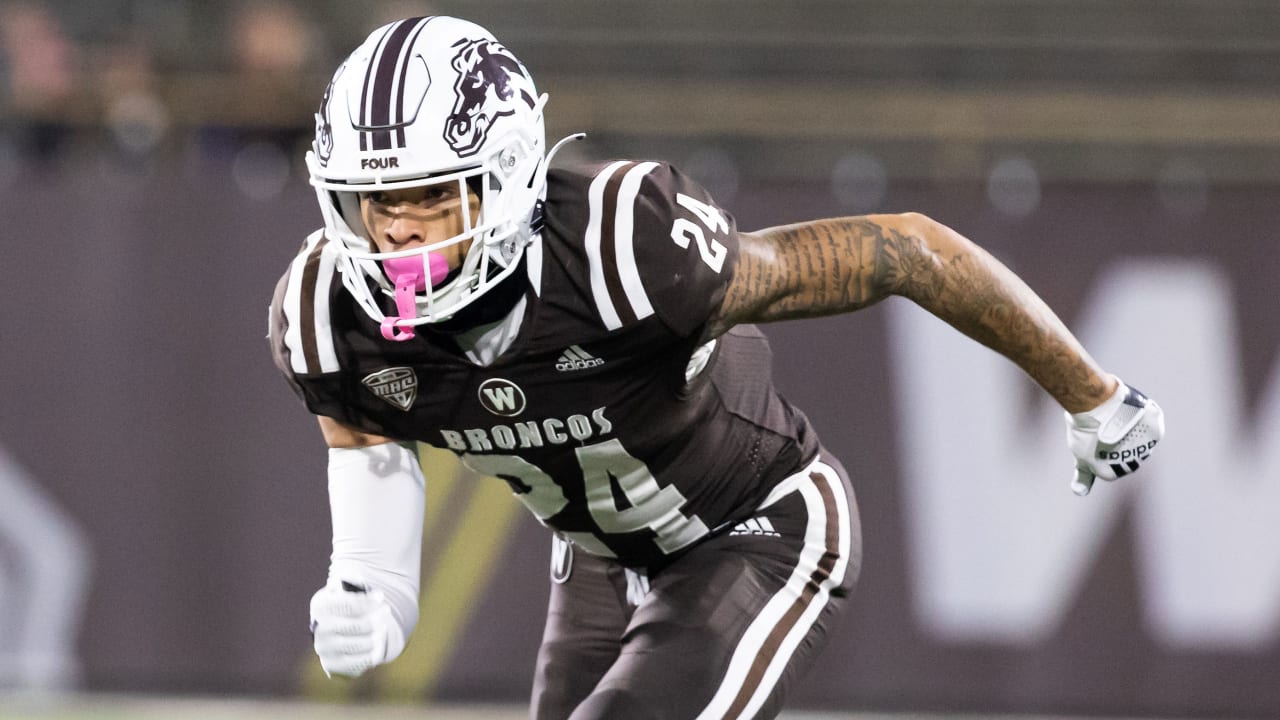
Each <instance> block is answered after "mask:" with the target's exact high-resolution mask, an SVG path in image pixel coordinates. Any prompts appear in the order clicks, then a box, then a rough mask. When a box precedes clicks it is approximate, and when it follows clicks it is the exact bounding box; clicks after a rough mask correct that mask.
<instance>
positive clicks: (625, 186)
mask: <svg viewBox="0 0 1280 720" xmlns="http://www.w3.org/2000/svg"><path fill="white" fill-rule="evenodd" d="M656 167H658V163H656V162H646V163H640V164H639V165H637V166H635V167H633V168H631V169H630V170H629V171H627V175H626V177H624V178H623V179H622V187H621V188H619V189H618V211H617V220H616V222H615V224H614V229H613V234H614V235H613V240H614V242H615V243H616V248H617V258H618V276H619V277H620V278H621V280H622V289H623V290H625V291H626V293H627V302H629V303H630V304H631V309H632V310H633V311H634V312H635V316H636V319H637V320H642V319H644V318H647V317H649V316H650V315H652V314H653V305H651V304H650V303H649V295H648V294H646V293H645V291H644V284H643V283H642V282H641V281H640V268H639V267H637V266H636V254H635V247H634V242H633V241H634V237H633V236H634V234H635V218H636V195H638V194H639V193H640V183H641V181H643V180H644V176H645V175H648V174H649V172H650V171H651V170H653V169H654V168H656Z"/></svg>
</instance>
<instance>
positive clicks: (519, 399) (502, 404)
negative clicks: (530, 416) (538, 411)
mask: <svg viewBox="0 0 1280 720" xmlns="http://www.w3.org/2000/svg"><path fill="white" fill-rule="evenodd" d="M479 396H480V404H481V405H483V406H484V409H485V410H488V411H489V412H491V413H493V414H494V415H501V416H502V417H514V416H516V415H519V414H520V413H522V412H524V405H525V399H524V391H523V390H521V389H520V386H519V385H516V384H515V383H513V382H511V381H510V380H504V379H502V378H489V379H488V380H485V381H484V382H482V383H480V391H479Z"/></svg>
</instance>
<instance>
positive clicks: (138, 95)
mask: <svg viewBox="0 0 1280 720" xmlns="http://www.w3.org/2000/svg"><path fill="white" fill-rule="evenodd" d="M440 13H443V14H457V15H461V16H463V17H468V18H470V19H473V20H475V21H477V22H479V23H481V24H483V25H486V26H488V27H489V28H490V29H491V30H493V31H494V32H495V34H496V35H497V36H498V37H499V38H500V39H502V40H503V41H504V42H505V43H506V44H507V45H508V46H509V47H510V48H511V49H512V50H513V51H514V52H515V53H516V54H517V55H518V56H519V57H520V58H521V59H522V60H523V61H524V62H525V63H526V65H528V66H529V67H530V69H531V71H532V73H533V75H534V77H535V79H536V80H537V81H538V84H539V87H540V89H541V90H543V91H545V92H548V93H549V94H550V96H551V101H550V105H549V107H548V111H547V112H548V137H549V138H552V139H554V138H558V137H560V136H561V135H564V134H566V133H569V132H573V131H579V130H581V131H586V132H587V133H588V140H587V141H586V142H585V143H579V144H578V146H576V147H572V149H571V150H570V151H569V152H567V153H566V154H565V156H564V157H565V158H571V157H580V158H582V157H590V158H601V159H603V158H609V157H646V158H650V157H653V158H660V159H665V160H669V161H672V162H674V163H676V164H678V165H679V166H681V167H682V168H684V169H685V170H686V171H687V172H689V173H690V174H692V175H694V176H695V177H697V178H699V179H700V180H701V181H702V182H703V183H704V184H706V185H707V186H708V187H709V188H710V189H711V190H712V192H713V193H714V194H715V195H716V196H717V197H718V198H719V199H720V200H721V202H722V203H723V204H724V205H725V206H726V207H729V208H731V209H733V210H734V211H735V212H736V214H737V217H738V222H739V226H740V227H743V228H748V229H750V228H755V227H760V226H763V225H768V224H777V223H783V222H789V221H794V220H800V219H804V218H809V217H816V216H820V215H831V214H848V213H860V212H869V211H873V210H882V211H903V210H919V211H923V212H926V213H928V214H930V215H933V216H934V217H936V218H938V219H940V220H942V221H944V222H946V223H948V224H950V225H952V226H953V227H955V228H957V229H959V230H960V231H962V232H964V233H965V234H967V235H969V236H970V237H972V238H974V239H975V240H977V241H979V242H980V243H982V244H983V245H985V246H987V247H988V248H989V249H991V250H992V251H993V252H994V253H995V254H996V255H998V256H999V257H1001V259H1003V260H1005V261H1006V262H1007V263H1008V264H1010V265H1011V266H1012V267H1014V268H1015V269H1016V270H1017V271H1018V272H1020V273H1021V274H1022V275H1023V276H1024V277H1026V278H1027V279H1028V281H1029V282H1030V284H1031V285H1032V286H1033V287H1035V288H1037V289H1038V290H1039V291H1040V292H1041V293H1042V294H1043V295H1044V296H1045V297H1046V298H1047V299H1048V300H1049V301H1050V303H1051V304H1052V305H1053V306H1054V307H1055V308H1057V309H1058V310H1059V311H1060V312H1061V314H1062V315H1063V316H1064V318H1065V319H1066V320H1067V321H1068V322H1069V324H1071V325H1072V327H1073V328H1075V329H1077V331H1078V332H1079V333H1080V334H1081V335H1082V337H1083V338H1084V339H1085V341H1086V343H1087V344H1088V345H1089V346H1090V347H1091V349H1092V350H1093V352H1094V354H1095V355H1097V356H1098V357H1099V358H1100V359H1101V360H1102V361H1103V363H1104V364H1106V365H1108V366H1109V367H1112V368H1114V369H1116V370H1117V371H1118V372H1120V373H1121V374H1122V375H1124V376H1126V377H1129V378H1131V379H1134V381H1135V382H1136V383H1138V384H1139V385H1140V386H1141V387H1142V388H1143V389H1144V390H1146V391H1148V392H1149V393H1151V394H1152V395H1154V396H1156V397H1158V398H1159V399H1160V400H1161V402H1162V404H1164V406H1165V408H1166V411H1167V412H1168V414H1169V423H1170V436H1169V440H1168V442H1167V444H1166V447H1165V448H1164V449H1163V450H1162V452H1161V454H1160V455H1159V456H1158V457H1157V459H1156V460H1155V461H1154V462H1153V463H1152V464H1151V467H1150V469H1149V470H1147V471H1144V475H1145V477H1143V478H1140V479H1138V480H1137V481H1136V482H1135V483H1130V484H1123V485H1117V486H1115V487H1110V486H1109V487H1103V488H1100V489H1099V491H1098V492H1096V493H1095V494H1094V496H1092V497H1090V498H1089V499H1088V500H1086V501H1079V500H1076V499H1074V498H1072V497H1070V494H1069V493H1068V492H1067V490H1066V482H1067V477H1068V467H1067V466H1068V465H1069V463H1068V462H1067V459H1066V451H1065V449H1063V448H1062V447H1061V437H1060V425H1059V422H1060V421H1059V418H1058V417H1057V414H1056V412H1055V410H1054V408H1052V407H1050V406H1049V404H1048V403H1047V402H1046V401H1045V400H1044V399H1043V397H1042V396H1041V395H1040V394H1038V393H1036V392H1035V391H1034V390H1033V389H1032V388H1031V387H1029V383H1028V382H1027V381H1026V380H1025V379H1023V378H1021V377H1020V376H1018V375H1017V374H1016V373H1013V372H1012V371H1010V370H1009V369H1008V368H1006V367H1004V366H1003V365H1001V364H999V363H998V362H996V361H995V360H993V359H992V358H991V357H988V356H987V355H985V354H982V353H981V352H977V351H974V350H973V349H972V348H969V347H968V346H967V345H965V344H964V343H957V341H956V340H955V338H954V337H953V335H952V334H949V333H947V332H946V331H945V330H940V329H939V328H938V327H937V326H936V323H931V322H930V321H929V320H928V319H927V318H924V319H922V317H921V316H920V314H919V313H913V312H912V311H911V310H909V309H906V308H902V307H898V306H896V305H893V304H892V303H886V307H883V308H878V309H875V310H872V311H869V312H867V313H861V314H859V315H857V316H855V317H851V318H839V319H832V320H823V321H813V322H809V323H804V324H792V325H779V326H775V327H771V328H768V329H767V330H768V332H769V334H770V336H771V337H773V338H774V341H775V352H776V354H777V362H778V369H777V374H778V378H779V383H780V385H781V386H782V387H783V389H784V390H785V391H786V392H787V394H788V395H789V396H790V397H792V399H794V400H795V401H796V402H797V403H798V404H799V405H800V406H801V407H803V408H805V410H806V411H807V412H808V414H809V415H810V416H811V417H812V418H813V419H814V420H815V422H816V423H817V425H818V427H819V428H820V430H821V431H822V433H823V437H824V440H825V442H826V444H827V445H828V446H829V447H830V448H832V449H833V450H834V451H836V453H837V454H838V455H840V456H841V457H843V458H844V459H845V463H846V465H848V466H849V468H850V470H851V473H852V475H853V477H854V479H855V486H856V488H857V490H858V493H859V497H860V501H861V503H862V508H863V513H864V532H865V535H866V540H867V557H866V562H865V567H864V570H863V576H862V581H861V584H860V587H859V589H858V592H857V597H856V599H855V602H854V608H853V611H852V612H851V613H850V614H849V615H848V617H847V618H846V620H845V621H844V623H843V626H842V628H841V632H840V633H839V634H838V636H837V638H836V640H835V641H834V642H833V645H832V647H831V648H830V649H829V650H828V652H827V653H826V655H825V656H824V661H823V663H822V666H821V667H819V668H818V669H817V670H816V671H815V672H814V674H813V675H812V676H811V677H810V678H809V679H807V680H806V682H805V683H804V685H803V686H802V687H801V688H800V691H799V692H798V693H797V696H796V701H795V703H794V705H795V707H796V710H795V711H794V712H793V713H792V715H790V716H789V717H793V718H797V719H798V718H811V719H814V720H816V719H817V718H835V717H841V718H871V717H881V715H871V714H870V713H885V712H888V713H898V714H894V715H890V716H887V717H897V718H903V719H905V718H926V717H930V718H932V717H939V716H940V715H925V714H913V713H939V714H943V713H958V715H947V716H948V717H997V716H999V717H1005V716H1009V717H1012V716H1014V715H1017V716H1019V717H1022V716H1036V717H1045V718H1048V717H1050V716H1053V717H1060V716H1065V715H1067V714H1079V715H1086V716H1095V717H1097V716H1104V715H1105V716H1125V717H1179V718H1192V717H1196V718H1199V717H1204V718H1209V717H1213V718H1278V717H1280V682H1278V681H1277V678H1280V643H1278V642H1277V630H1278V625H1280V523H1277V522H1276V520H1275V518H1276V515H1277V508H1280V483H1278V482H1277V481H1280V449H1278V448H1280V442H1277V439H1278V438H1280V372H1277V354H1276V349H1277V347H1280V312H1277V301H1276V290H1275V285H1276V278H1277V277H1280V252H1278V251H1280V230H1277V228H1280V2H1276V1H1275V0H860V1H853V0H851V1H848V2H841V1H833V0H796V1H794V2H771V1H769V0H704V1H701V2H697V1H694V0H655V1H652V2H645V3H630V2H626V3H624V2H616V1H613V0H558V1H550V0H527V1H520V0H506V1H503V0H471V1H469V2H461V1H460V0H459V1H457V2H444V1H441V2H430V3H426V2H406V1H402V0H389V1H383V2H374V1H369V2H340V1H338V0H313V1H310V2H302V1H301V0H299V1H298V2H282V1H278V0H269V1H265V2H241V3H235V2H205V1H200V2H197V1H196V0H0V218H2V219H3V223H2V225H3V227H4V252H5V255H4V259H3V260H0V268H2V269H3V271H4V272H3V276H4V280H3V283H0V292H2V293H3V299H4V302H3V303H0V353H2V355H0V718H5V719H6V720H8V719H10V718H37V717H39V718H54V717H57V718H90V717H92V718H135V717H137V718H144V717H148V718H149V717H190V718H212V717H218V718H221V717H266V716H275V717H304V716H305V717H338V716H347V715H349V714H350V713H351V712H352V711H353V710H358V712H359V714H360V716H362V717H389V718H394V717H402V716H404V717H407V716H410V715H413V716H429V717H440V718H449V717H455V716H456V717H460V718H461V717H484V718H499V717H507V716H510V717H519V716H522V713H523V711H522V710H521V709H520V703H521V702H522V700H523V699H524V698H525V697H526V696H527V693H528V688H529V676H530V672H531V668H532V665H533V657H534V652H535V651H536V647H537V641H538V637H539V634H540V631H541V625H540V622H541V614H542V611H543V609H544V608H545V595H546V580H545V572H546V565H547V548H546V540H545V536H544V533H543V532H542V531H541V530H540V528H538V527H537V526H536V523H534V522H533V521H532V520H531V519H530V518H527V517H525V515H524V514H523V513H522V512H521V511H518V510H517V509H516V507H517V504H516V503H514V502H512V501H511V499H510V498H509V497H507V494H508V493H507V492H506V490H505V489H504V488H505V486H504V485H502V484H501V483H496V482H485V481H483V479H478V478H474V477H471V476H469V475H467V474H466V473H464V472H463V471H461V470H460V469H459V468H458V466H457V465H456V463H454V462H453V461H452V460H451V459H449V458H448V457H445V456H440V455H436V454H434V453H433V451H426V452H425V455H426V457H425V460H426V464H427V466H428V468H429V474H430V477H431V486H430V490H429V493H430V502H429V507H428V516H427V518H426V523H427V538H426V544H427V545H428V550H427V553H426V559H425V560H424V575H423V577H424V587H423V606H424V612H423V618H424V621H423V623H422V625H421V627H420V628H419V631H418V632H417V634H416V636H415V638H414V640H413V642H412V644H411V646H410V649H409V651H408V652H407V654H406V656H405V657H404V658H403V659H402V660H401V661H398V662H397V663H396V664H393V665H391V666H389V667H387V668H384V669H382V670H381V671H380V672H379V673H377V674H375V675H374V676H373V677H370V678H366V679H362V680H361V681H359V682H336V681H328V680H326V679H325V678H324V677H323V675H322V674H320V673H319V670H318V667H317V666H316V665H315V663H314V662H313V661H312V660H311V659H310V653H309V644H308V637H307V634H306V630H305V626H306V617H305V612H306V602H307V598H308V597H309V596H310V593H311V592H312V589H313V588H314V587H315V586H316V585H317V584H318V583H319V582H321V580H322V578H323V573H324V567H325V564H326V560H327V552H328V527H327V520H326V504H325V502H326V501H325V497H324V483H323V472H324V468H323V460H324V453H323V451H322V446H321V443H320V441H319V438H318V435H317V434H316V433H315V431H314V428H313V426H312V424H311V422H310V420H309V419H308V418H307V417H306V416H305V412H304V411H303V409H302V408H301V407H300V406H299V405H298V404H297V403H296V402H295V400H294V399H293V397H292V396H291V394H290V392H289V391H288V389H287V388H286V387H285V385H284V383H283V382H280V380H279V379H278V377H276V375H275V371H274V369H273V368H272V367H271V363H270V360H269V357H268V353H267V350H266V346H265V343H264V342H263V339H262V338H263V335H264V332H265V327H264V325H263V321H264V320H265V308H266V304H267V301H268V299H269V296H270V292H271V288H272V287H273V285H274V282H275V279H276V278H277V277H278V275H279V273H280V272H281V271H282V270H283V268H284V263H285V262H286V261H287V259H288V258H289V257H291V256H292V254H293V252H294V249H295V248H296V247H297V244H298V243H299V242H300V241H301V239H302V238H303V237H304V235H305V234H306V233H307V232H309V231H310V230H311V229H313V228H314V227H315V226H317V225H318V224H319V215H318V213H317V212H316V211H315V208H314V199H313V196H312V195H311V191H310V189H309V187H308V186H307V184H306V177H305V170H304V168H303V165H302V160H301V158H302V152H303V151H304V149H305V147H306V146H307V144H308V143H309V142H310V135H311V132H312V127H313V126H312V112H313V111H314V108H315V107H316V106H317V104H318V101H319V98H320V94H321V92H322V91H323V88H324V86H325V84H326V83H327V81H328V78H329V75H330V73H331V72H332V70H333V68H334V67H335V66H336V64H337V62H339V61H340V59H341V58H342V57H343V56H344V55H345V53H346V52H347V51H349V50H350V49H351V48H352V47H354V46H355V44H357V43H358V42H359V40H360V39H362V38H363V37H364V36H365V35H366V34H367V32H368V31H369V30H371V29H372V28H374V27H376V26H378V25H380V24H382V23H384V22H387V21H389V20H391V19H394V18H397V17H402V16H408V15H421V14H440ZM813 357H819V358H821V360H820V361H818V362H814V361H813V360H812V358H813ZM353 703H354V705H353ZM406 704H407V705H406ZM428 706H430V707H432V708H434V710H432V711H431V712H430V713H429V714H424V713H423V711H422V708H424V707H428ZM496 708H501V709H496ZM862 713H867V714H862Z"/></svg>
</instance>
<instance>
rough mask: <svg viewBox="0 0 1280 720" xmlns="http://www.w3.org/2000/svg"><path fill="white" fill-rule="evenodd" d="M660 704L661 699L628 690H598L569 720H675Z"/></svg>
mask: <svg viewBox="0 0 1280 720" xmlns="http://www.w3.org/2000/svg"><path fill="white" fill-rule="evenodd" d="M661 703H662V698H658V697H653V696H652V695H648V694H645V695H642V694H641V693H639V692H637V691H635V690H633V689H630V688H607V689H600V690H596V691H595V692H593V693H591V696H590V697H588V698H587V699H586V700H584V701H583V702H582V704H581V705H579V706H578V709H577V710H574V711H573V715H572V716H570V720H676V718H675V717H674V716H673V715H671V714H670V713H667V712H666V711H665V710H664V709H663V707H662V706H661Z"/></svg>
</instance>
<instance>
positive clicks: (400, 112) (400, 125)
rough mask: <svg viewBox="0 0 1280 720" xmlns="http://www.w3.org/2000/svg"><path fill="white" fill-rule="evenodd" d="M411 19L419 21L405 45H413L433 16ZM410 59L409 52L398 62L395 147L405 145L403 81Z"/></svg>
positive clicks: (404, 80) (406, 74) (407, 73)
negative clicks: (398, 78) (398, 80)
mask: <svg viewBox="0 0 1280 720" xmlns="http://www.w3.org/2000/svg"><path fill="white" fill-rule="evenodd" d="M413 19H416V20H419V21H420V22H419V23H418V25H417V27H415V28H414V30H413V36H412V37H410V38H409V40H408V41H407V42H406V43H405V45H407V46H409V47H413V44H414V43H415V42H417V40H418V36H419V35H421V34H422V31H423V30H424V29H426V27H427V23H429V22H431V21H432V20H434V19H435V17H423V18H413ZM412 60H413V56H412V55H411V54H406V55H405V56H404V60H403V61H402V62H401V63H400V82H399V83H398V84H397V86H396V113H395V119H394V121H393V122H394V123H395V127H396V130H395V146H396V147H405V146H406V143H405V139H404V124H405V117H404V115H405V108H404V85H405V82H406V81H407V80H408V79H409V65H410V63H411V62H412Z"/></svg>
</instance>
